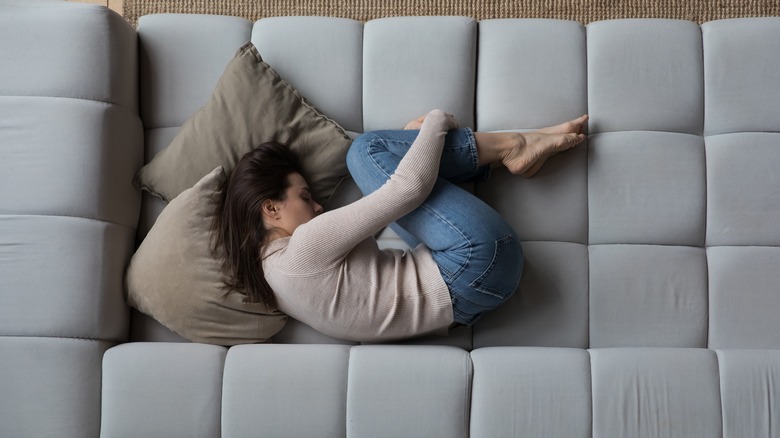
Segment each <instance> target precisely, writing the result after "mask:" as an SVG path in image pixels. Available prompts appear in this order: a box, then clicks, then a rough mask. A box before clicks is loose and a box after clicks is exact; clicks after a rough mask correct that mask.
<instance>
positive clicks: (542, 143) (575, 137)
mask: <svg viewBox="0 0 780 438" xmlns="http://www.w3.org/2000/svg"><path fill="white" fill-rule="evenodd" d="M587 121H588V116H587V115H584V116H582V117H580V118H577V119H574V120H571V121H568V122H566V123H561V124H560V125H555V126H550V127H547V128H543V129H540V130H538V131H534V132H528V133H523V134H522V135H521V137H520V141H519V142H518V144H517V146H515V147H514V148H513V149H511V150H510V151H509V153H507V154H506V155H505V156H503V157H502V159H501V162H502V163H503V164H504V166H506V168H507V169H508V170H509V171H510V172H511V173H513V174H515V175H522V176H524V177H526V178H530V177H532V176H533V175H534V174H536V172H538V171H539V169H541V168H542V166H543V165H544V163H545V161H547V159H548V158H550V157H551V156H553V155H555V154H557V153H558V152H562V151H565V150H567V149H571V148H573V147H574V146H576V145H578V144H580V143H582V142H583V141H584V140H585V134H584V133H583V130H584V127H585V123H586V122H587Z"/></svg>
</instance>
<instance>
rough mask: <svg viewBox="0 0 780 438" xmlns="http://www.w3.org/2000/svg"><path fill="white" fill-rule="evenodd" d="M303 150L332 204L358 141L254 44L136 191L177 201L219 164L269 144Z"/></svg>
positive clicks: (317, 193)
mask: <svg viewBox="0 0 780 438" xmlns="http://www.w3.org/2000/svg"><path fill="white" fill-rule="evenodd" d="M271 140H274V141H277V142H279V143H282V144H286V145H287V146H289V147H290V149H292V150H293V151H295V152H297V154H298V156H299V157H300V159H301V165H302V166H303V171H304V175H303V176H304V177H305V178H306V180H307V182H308V183H309V186H310V187H311V189H312V194H313V196H314V198H315V199H316V200H317V201H318V202H319V203H321V204H324V203H325V201H326V200H327V198H328V197H329V196H330V195H331V193H332V192H333V189H334V188H335V187H336V185H337V184H338V183H339V181H340V180H341V179H342V178H343V177H344V176H346V175H347V172H348V171H347V166H346V154H347V150H348V149H349V146H350V144H351V142H352V140H351V138H350V137H349V135H348V134H347V133H346V132H345V131H344V129H343V128H341V127H340V126H339V125H338V124H337V123H336V122H335V121H333V120H331V119H329V118H327V117H326V116H324V115H323V114H322V113H320V112H319V111H317V110H316V109H315V108H314V107H313V106H312V105H311V104H309V103H308V102H307V101H306V100H305V99H304V98H303V97H302V96H301V95H300V94H299V93H298V92H297V91H296V90H294V89H293V88H292V87H291V86H290V85H289V84H288V83H287V82H285V81H284V80H282V79H281V78H280V77H279V75H278V74H276V72H275V71H274V70H273V69H272V68H271V67H270V66H269V65H268V64H266V63H265V62H263V60H262V58H261V57H260V54H259V53H258V51H257V49H256V48H255V46H254V45H253V44H252V43H247V44H246V45H244V46H243V47H242V48H241V49H240V50H239V51H238V52H237V53H236V55H235V58H234V59H233V60H232V61H231V62H230V64H229V65H228V66H227V68H226V69H225V72H224V73H223V75H222V77H221V78H220V80H219V82H218V83H217V86H216V88H215V89H214V92H213V93H212V96H211V98H210V99H209V101H208V102H207V103H206V105H205V106H203V107H202V108H201V109H200V110H199V111H198V112H196V113H195V114H194V115H193V116H192V117H191V118H190V119H189V120H188V121H187V122H186V123H185V124H184V125H183V126H182V128H181V130H180V131H179V133H178V134H177V135H176V137H175V138H174V139H173V141H172V142H171V143H170V145H168V147H166V148H165V149H163V150H162V151H160V153H158V154H157V155H156V156H155V157H154V159H152V161H151V162H150V163H149V164H147V165H146V166H144V167H143V168H142V169H141V170H140V172H139V173H138V175H136V179H135V183H136V186H137V187H139V188H142V189H144V190H147V191H149V192H150V193H152V194H154V195H156V196H159V197H161V198H163V199H164V200H166V201H170V200H172V199H173V198H175V197H176V196H177V195H178V194H179V193H181V192H182V191H184V190H185V189H188V188H190V187H192V186H193V185H194V184H195V183H196V182H197V181H198V180H200V179H201V178H202V177H203V176H204V175H206V174H207V173H208V172H210V171H211V170H212V169H214V168H215V167H217V166H223V167H224V168H225V171H226V172H228V173H229V172H230V171H231V170H232V169H233V168H234V167H235V164H236V163H237V162H238V160H239V159H240V158H241V157H242V156H244V154H246V153H247V152H249V151H251V150H253V149H254V148H256V147H257V146H258V145H260V144H261V143H264V142H266V141H271Z"/></svg>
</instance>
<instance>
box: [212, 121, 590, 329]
mask: <svg viewBox="0 0 780 438" xmlns="http://www.w3.org/2000/svg"><path fill="white" fill-rule="evenodd" d="M586 120H587V116H582V117H580V118H579V119H576V120H572V121H571V122H568V123H564V124H561V125H557V126H554V127H550V128H546V129H543V130H540V131H536V132H534V133H525V134H517V133H475V132H472V131H471V130H470V129H456V128H457V123H456V122H455V120H454V118H453V117H452V116H451V115H448V114H446V113H444V112H442V111H439V110H434V111H432V112H430V113H429V114H427V115H426V116H423V117H420V118H418V119H416V120H413V121H411V122H410V123H409V124H407V126H406V128H407V130H404V131H381V132H373V133H366V134H364V135H362V136H360V137H359V138H357V139H356V140H355V141H354V143H353V145H352V147H351V148H350V151H349V154H348V156H347V164H348V166H349V170H350V173H351V174H352V176H353V178H354V180H355V182H356V183H357V185H358V187H360V189H361V191H363V193H364V195H365V196H364V197H363V198H362V199H360V200H358V201H356V202H354V203H352V204H350V205H348V206H345V207H342V208H339V209H336V210H332V211H329V212H327V213H324V214H320V213H322V207H321V206H320V205H319V204H317V203H316V202H315V201H314V200H313V199H312V197H311V192H310V190H309V188H308V186H307V185H306V181H305V180H304V178H303V176H301V171H300V166H299V164H298V162H297V159H296V157H295V156H294V155H293V154H292V153H291V152H290V151H289V150H288V149H287V148H285V147H283V146H281V145H277V144H274V143H266V144H264V145H261V146H260V147H258V148H257V149H256V150H255V151H253V152H251V153H249V154H247V156H245V157H244V158H243V159H242V160H241V161H240V162H239V164H238V165H237V166H236V168H235V169H234V171H233V172H232V174H231V176H230V178H229V180H228V181H227V182H226V187H225V189H224V190H223V196H222V200H221V205H220V207H219V208H220V211H219V212H218V214H217V216H216V220H215V229H216V232H217V233H216V235H217V244H220V245H222V246H223V247H224V252H225V263H224V269H225V271H226V274H227V275H228V277H229V278H230V282H229V284H230V285H231V286H233V287H242V288H244V289H245V290H246V292H247V299H248V301H253V302H254V301H260V302H263V303H266V304H268V305H270V306H277V307H278V308H279V309H280V310H281V311H283V312H285V313H287V314H288V315H290V316H292V317H293V318H295V319H298V320H300V321H302V322H304V323H306V324H308V325H310V326H311V327H313V328H315V329H316V330H318V331H320V332H322V333H325V334H327V335H330V336H333V337H337V338H341V339H348V340H354V341H387V340H395V339H400V338H406V337H412V336H417V335H422V334H425V333H430V332H434V331H439V330H446V329H447V328H448V327H450V326H451V325H452V324H463V325H472V324H474V322H476V321H477V320H478V319H479V318H480V317H481V316H482V315H483V314H484V313H485V312H487V311H489V310H491V309H494V308H495V307H497V306H499V305H500V304H501V303H503V302H505V301H506V300H507V299H508V298H509V297H510V296H511V295H512V294H513V293H514V291H515V290H516V289H517V285H518V283H519V281H520V274H521V272H522V250H521V248H520V244H519V241H518V238H517V236H516V235H515V233H514V231H513V230H512V228H511V227H510V226H509V225H508V224H507V223H506V221H504V220H503V219H502V218H501V216H500V215H499V214H498V213H497V212H496V211H495V210H493V209H492V208H490V207H489V206H488V205H487V204H485V203H484V202H482V201H480V200H479V199H478V198H476V197H475V196H473V195H471V194H469V193H468V192H466V191H464V190H462V189H460V188H459V187H458V186H457V185H455V184H454V183H457V182H464V181H469V180H476V179H480V178H485V177H487V174H488V172H489V168H490V166H491V165H496V164H501V165H504V166H506V167H507V168H508V169H509V171H510V172H512V173H514V174H519V175H525V176H531V175H533V174H534V173H535V172H536V171H538V170H539V168H540V167H541V166H542V165H543V164H544V161H545V160H546V159H547V158H548V157H549V156H551V155H552V154H554V153H557V152H560V151H563V150H566V149H569V148H571V147H574V146H575V145H577V144H579V143H581V142H582V141H583V140H584V139H585V135H584V134H583V133H582V131H583V127H584V124H585V122H586ZM416 128H419V131H417V130H416ZM388 225H390V226H391V227H392V228H393V229H394V230H395V231H396V233H398V235H399V236H400V237H401V238H402V239H404V240H405V241H406V243H408V244H409V246H410V247H411V248H414V249H413V250H411V251H407V252H402V251H398V250H380V249H379V248H378V246H377V243H376V241H375V239H374V236H375V235H376V234H377V233H378V232H379V231H381V230H382V229H383V228H384V227H386V226H388Z"/></svg>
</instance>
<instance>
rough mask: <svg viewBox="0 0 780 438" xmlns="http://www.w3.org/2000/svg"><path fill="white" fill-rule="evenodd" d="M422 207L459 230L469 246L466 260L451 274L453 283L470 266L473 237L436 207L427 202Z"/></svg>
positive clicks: (440, 220)
mask: <svg viewBox="0 0 780 438" xmlns="http://www.w3.org/2000/svg"><path fill="white" fill-rule="evenodd" d="M420 208H422V209H423V210H425V211H427V212H428V213H430V214H431V215H433V217H434V218H435V219H436V220H438V221H439V222H441V223H444V224H445V225H447V226H448V227H450V228H451V229H452V230H455V232H457V233H458V234H459V235H460V236H461V237H462V238H463V240H464V241H465V243H466V247H467V248H468V254H466V261H465V262H464V263H463V264H462V265H461V266H460V267H459V268H458V270H457V271H455V272H454V273H452V274H451V275H450V279H449V281H450V282H451V283H454V282H455V281H456V280H457V279H458V277H460V275H461V274H463V272H465V271H466V269H467V268H468V266H469V262H470V261H471V256H472V254H473V250H472V248H473V244H472V242H471V239H469V238H468V236H466V234H464V233H463V231H461V230H460V228H458V227H456V226H455V224H453V223H452V222H450V221H448V220H447V219H445V218H444V216H443V215H441V214H440V213H439V212H437V211H436V210H435V209H433V208H430V207H429V206H427V205H426V204H425V203H423V204H421V205H420ZM437 264H438V263H437ZM442 270H444V271H447V270H446V269H443V268H442Z"/></svg>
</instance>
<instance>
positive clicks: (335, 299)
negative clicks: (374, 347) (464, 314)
mask: <svg viewBox="0 0 780 438" xmlns="http://www.w3.org/2000/svg"><path fill="white" fill-rule="evenodd" d="M449 124H450V122H449V120H448V118H447V116H446V115H445V114H444V113H443V112H442V111H438V110H436V111H432V112H431V113H429V114H428V116H427V118H426V119H425V122H423V125H422V127H421V129H420V134H419V135H418V136H417V139H416V140H415V142H414V144H413V145H412V147H411V148H410V150H409V152H408V153H407V154H406V155H405V156H404V158H403V159H402V160H401V163H400V164H399V165H398V168H397V169H396V172H395V173H394V174H393V176H392V177H391V178H390V179H389V180H388V182H387V183H386V184H385V185H384V186H382V188H380V189H379V190H377V191H375V192H373V193H371V194H370V195H368V196H366V197H364V198H362V199H360V200H358V201H355V202H353V203H352V204H350V205H348V206H346V207H342V208H339V209H336V210H332V211H329V212H326V213H323V214H321V215H319V216H317V217H315V218H314V219H312V220H310V221H309V222H307V223H305V224H303V225H300V226H299V227H298V228H297V229H295V231H294V232H293V234H292V236H290V237H282V238H278V239H276V240H274V241H272V242H271V243H270V244H268V245H266V246H264V247H263V250H262V257H263V270H264V272H265V278H266V280H268V284H269V285H270V286H271V288H272V289H273V291H274V293H275V295H276V299H277V302H278V305H279V309H281V310H282V311H283V312H285V313H286V314H288V315H290V316H292V317H293V318H295V319H297V320H299V321H302V322H304V323H306V324H308V325H310V326H311V327H313V328H314V329H316V330H318V331H320V332H322V333H324V334H326V335H329V336H333V337H336V338H342V339H347V340H355V341H388V340H395V339H401V338H407V337H412V336H416V335H422V334H426V333H431V332H435V331H438V330H443V329H447V327H448V326H449V325H450V324H451V323H452V321H453V313H452V302H451V298H450V293H449V290H448V288H447V285H446V284H445V282H444V279H443V278H442V276H441V274H440V272H439V269H438V267H437V265H436V263H435V262H434V260H433V258H432V256H431V252H430V250H429V249H428V248H427V247H425V246H424V245H420V246H418V247H417V248H415V249H414V250H413V251H408V252H404V251H399V250H380V249H379V248H378V246H377V243H376V240H375V239H374V236H375V235H376V234H377V233H378V232H379V231H381V230H382V229H383V228H384V227H386V226H387V225H389V224H390V223H392V222H394V221H396V220H398V219H399V218H401V217H403V216H404V215H406V214H408V213H409V212H411V211H413V210H414V209H416V208H417V207H418V206H420V204H422V203H423V201H425V199H426V198H427V197H428V195H429V194H430V193H431V190H432V189H433V186H434V184H435V182H436V180H437V176H438V173H439V160H440V158H441V152H442V148H443V146H444V139H445V136H446V133H447V131H448V130H449V129H450V128H452V127H453V126H449Z"/></svg>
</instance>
